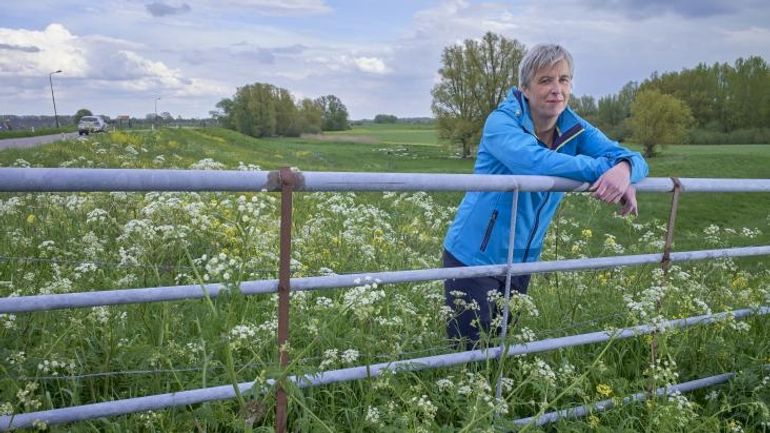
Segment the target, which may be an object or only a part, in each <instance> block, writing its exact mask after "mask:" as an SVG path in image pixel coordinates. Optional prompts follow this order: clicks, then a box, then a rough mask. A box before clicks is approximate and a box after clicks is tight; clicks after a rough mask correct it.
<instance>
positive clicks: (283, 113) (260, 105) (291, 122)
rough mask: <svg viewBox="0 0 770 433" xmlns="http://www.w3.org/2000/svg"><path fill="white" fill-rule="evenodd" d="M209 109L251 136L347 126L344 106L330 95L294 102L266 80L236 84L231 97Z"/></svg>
mask: <svg viewBox="0 0 770 433" xmlns="http://www.w3.org/2000/svg"><path fill="white" fill-rule="evenodd" d="M216 107H217V109H218V110H216V111H212V112H211V114H212V116H213V117H215V118H217V119H218V120H219V122H220V124H221V125H222V126H224V127H225V128H230V129H234V130H236V131H238V132H241V133H243V134H246V135H250V136H252V137H272V136H276V135H279V136H283V137H298V136H299V135H300V134H302V133H311V134H317V133H319V132H321V131H341V130H346V129H350V123H349V120H348V109H347V107H345V104H343V103H342V101H341V100H340V99H339V98H338V97H336V96H334V95H327V96H321V97H319V98H316V99H310V98H304V99H302V100H300V101H295V98H294V97H293V96H292V94H291V93H290V92H289V91H288V90H286V89H283V88H280V87H276V86H274V85H272V84H268V83H254V84H248V85H245V86H243V87H239V88H238V89H237V90H236V92H235V95H233V97H232V98H224V99H222V100H221V101H219V102H218V103H217V105H216Z"/></svg>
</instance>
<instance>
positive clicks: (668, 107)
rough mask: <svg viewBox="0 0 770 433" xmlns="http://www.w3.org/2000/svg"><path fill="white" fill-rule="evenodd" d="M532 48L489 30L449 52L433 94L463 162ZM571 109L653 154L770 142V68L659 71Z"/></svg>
mask: <svg viewBox="0 0 770 433" xmlns="http://www.w3.org/2000/svg"><path fill="white" fill-rule="evenodd" d="M525 53H526V47H525V45H524V44H522V43H520V42H519V41H517V40H515V39H506V38H505V37H503V36H500V35H497V34H494V33H491V32H488V33H486V34H485V35H484V36H483V37H482V38H481V40H474V39H468V40H465V41H464V42H463V43H461V44H455V45H451V46H449V47H446V48H444V51H443V55H442V59H441V62H442V67H441V69H439V74H440V81H439V83H438V84H436V86H435V87H434V88H433V90H432V95H433V102H432V106H431V108H432V110H433V114H434V115H435V116H436V120H437V128H438V134H439V137H441V138H443V139H446V140H448V141H449V142H450V143H453V144H456V145H457V146H458V147H459V148H460V150H461V153H462V156H463V157H468V156H470V155H471V150H472V148H473V147H474V146H476V145H477V144H478V142H479V138H480V134H481V130H482V127H483V123H484V121H485V119H486V117H487V115H488V114H489V113H490V112H492V110H494V109H495V108H496V107H497V105H498V104H499V103H500V102H501V101H502V99H503V98H504V96H505V94H506V92H507V91H508V89H510V88H511V87H513V86H516V85H518V78H519V77H518V67H519V63H520V62H521V60H522V58H523V56H524V54H525ZM570 106H571V107H572V108H573V109H574V110H575V111H576V112H577V113H578V114H580V115H581V116H582V117H584V118H585V119H586V120H588V121H589V122H591V123H593V124H594V125H596V126H597V127H599V128H600V129H602V130H603V131H604V132H605V133H606V134H607V135H608V136H610V137H612V138H614V139H616V140H620V141H623V140H633V141H636V142H639V143H641V144H643V145H644V147H645V154H646V155H647V156H653V155H654V154H655V151H656V146H657V145H659V144H670V143H735V142H743V143H768V142H770V129H768V125H770V68H769V67H768V64H767V63H766V62H765V60H764V59H762V58H761V57H755V56H753V57H749V58H747V59H743V58H739V59H738V60H737V61H736V62H735V64H734V65H729V64H727V63H717V64H714V65H712V66H708V65H706V64H699V65H698V66H696V67H695V68H693V69H684V70H682V71H681V72H667V73H664V74H658V73H653V74H652V76H651V77H650V78H649V79H647V80H645V81H644V82H642V84H641V85H640V84H638V83H637V82H634V81H631V82H628V83H627V84H626V85H624V86H623V88H622V89H620V91H619V92H618V93H617V94H612V95H608V96H605V97H602V98H599V99H598V100H596V99H594V98H593V97H592V96H576V95H573V96H572V99H571V100H570Z"/></svg>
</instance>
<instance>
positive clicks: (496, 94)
mask: <svg viewBox="0 0 770 433" xmlns="http://www.w3.org/2000/svg"><path fill="white" fill-rule="evenodd" d="M524 52H525V47H524V45H523V44H521V43H520V42H519V41H517V40H515V39H513V40H509V39H506V38H504V37H502V36H499V35H497V34H494V33H492V32H487V33H486V34H485V35H484V37H483V38H482V39H481V41H477V40H473V39H466V40H465V41H464V42H463V44H462V45H452V46H449V47H446V48H444V52H443V55H442V58H441V63H442V67H441V69H439V74H440V75H441V81H440V82H439V83H438V84H436V86H435V87H434V88H433V90H432V92H431V94H432V95H433V102H432V104H431V109H432V110H433V114H434V115H435V116H436V120H437V125H438V133H439V137H441V138H444V139H449V140H450V141H451V142H452V143H455V144H459V145H460V146H461V148H462V156H463V158H467V157H469V156H470V155H471V147H472V146H473V145H475V144H476V143H478V141H479V137H480V135H481V128H482V126H483V124H484V120H485V119H486V117H487V115H488V114H489V113H490V112H492V110H494V109H495V108H496V107H497V105H498V104H500V101H502V99H503V97H504V96H505V93H506V92H507V91H508V89H509V88H510V87H511V86H514V85H515V84H516V83H517V82H518V78H519V63H521V59H522V58H523V57H524Z"/></svg>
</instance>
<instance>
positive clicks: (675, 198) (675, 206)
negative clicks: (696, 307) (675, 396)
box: [649, 177, 682, 392]
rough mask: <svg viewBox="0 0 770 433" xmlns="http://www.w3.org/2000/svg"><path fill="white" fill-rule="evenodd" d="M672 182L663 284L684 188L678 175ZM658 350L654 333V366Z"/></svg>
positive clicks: (663, 264)
mask: <svg viewBox="0 0 770 433" xmlns="http://www.w3.org/2000/svg"><path fill="white" fill-rule="evenodd" d="M671 182H673V183H674V189H673V194H672V196H671V211H670V212H669V214H668V225H667V226H666V239H665V243H664V244H663V258H662V259H661V261H660V267H661V269H663V284H667V283H668V269H669V267H670V266H671V246H672V245H673V243H674V226H675V225H676V214H677V211H678V210H679V193H680V192H681V190H682V183H681V182H680V181H679V178H678V177H672V178H671ZM661 304H662V303H661V302H660V300H656V301H655V310H656V311H659V310H660V308H661ZM657 351H658V334H657V333H653V334H652V342H651V343H650V359H651V360H652V365H653V367H654V366H655V358H656V357H657ZM653 387H654V385H653V383H652V382H650V389H649V391H650V392H652V390H653Z"/></svg>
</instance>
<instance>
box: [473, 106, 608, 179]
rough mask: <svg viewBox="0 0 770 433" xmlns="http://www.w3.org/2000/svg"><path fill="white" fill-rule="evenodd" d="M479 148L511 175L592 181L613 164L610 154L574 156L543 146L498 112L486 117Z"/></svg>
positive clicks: (513, 121) (505, 115)
mask: <svg viewBox="0 0 770 433" xmlns="http://www.w3.org/2000/svg"><path fill="white" fill-rule="evenodd" d="M479 151H480V152H482V151H483V152H489V153H490V154H491V155H492V156H493V157H494V158H496V159H497V160H498V161H500V162H501V163H502V164H504V165H505V166H506V167H507V168H508V169H509V170H510V171H511V173H513V174H524V175H542V176H559V177H566V178H568V179H574V180H579V181H581V182H594V181H595V180H596V179H598V178H599V176H601V175H602V174H603V173H604V172H605V171H607V170H609V169H610V168H611V167H612V165H613V164H612V162H613V160H612V159H611V157H606V156H601V155H600V156H593V155H574V156H573V155H566V154H563V153H558V152H554V151H552V150H550V149H546V148H545V147H543V146H541V145H540V144H539V143H538V142H537V139H536V138H535V136H533V135H532V134H529V133H527V132H525V131H524V130H523V129H522V128H521V126H520V125H519V124H518V123H517V122H516V121H515V120H514V119H512V118H511V117H510V116H509V115H508V114H505V113H502V112H500V111H495V112H493V113H492V114H490V115H489V117H488V118H487V122H486V124H485V125H484V133H483V136H482V139H481V145H480V149H479Z"/></svg>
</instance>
